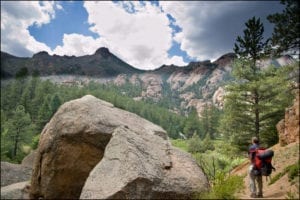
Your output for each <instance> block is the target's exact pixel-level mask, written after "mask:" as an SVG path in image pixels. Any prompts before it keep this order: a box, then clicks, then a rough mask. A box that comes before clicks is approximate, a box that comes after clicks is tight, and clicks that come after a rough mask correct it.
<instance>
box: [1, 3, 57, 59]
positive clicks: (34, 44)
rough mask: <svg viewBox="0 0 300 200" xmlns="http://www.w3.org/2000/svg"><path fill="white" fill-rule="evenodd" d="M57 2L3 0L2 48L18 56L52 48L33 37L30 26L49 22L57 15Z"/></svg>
mask: <svg viewBox="0 0 300 200" xmlns="http://www.w3.org/2000/svg"><path fill="white" fill-rule="evenodd" d="M56 4H57V3H55V2H41V3H39V2H37V1H1V50H2V51H6V52H8V53H11V54H14V55H17V56H31V55H32V54H33V53H36V52H38V51H48V52H50V51H51V50H50V48H49V47H48V46H47V45H45V44H44V43H41V42H38V41H36V40H35V38H33V37H32V36H31V35H30V33H29V31H28V27H29V26H31V25H34V24H35V25H37V26H41V25H43V24H47V23H49V22H50V20H51V19H53V18H54V17H55V10H54V6H55V5H56Z"/></svg>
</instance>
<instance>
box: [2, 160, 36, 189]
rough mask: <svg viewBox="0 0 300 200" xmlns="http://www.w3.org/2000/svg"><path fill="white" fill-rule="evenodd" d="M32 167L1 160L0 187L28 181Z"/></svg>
mask: <svg viewBox="0 0 300 200" xmlns="http://www.w3.org/2000/svg"><path fill="white" fill-rule="evenodd" d="M31 172H32V168H30V167H26V166H23V165H19V164H13V163H9V162H1V187H3V186H7V185H11V184H13V183H18V182H22V181H28V180H29V179H30V177H31Z"/></svg>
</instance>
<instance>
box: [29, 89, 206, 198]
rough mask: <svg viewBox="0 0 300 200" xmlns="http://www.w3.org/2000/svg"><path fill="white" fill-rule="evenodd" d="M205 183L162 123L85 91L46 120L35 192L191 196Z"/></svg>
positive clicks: (74, 195)
mask: <svg viewBox="0 0 300 200" xmlns="http://www.w3.org/2000/svg"><path fill="white" fill-rule="evenodd" d="M207 187H208V182H207V178H206V177H205V175H204V174H203V172H202V171H201V169H200V168H199V167H198V165H197V164H196V162H195V161H194V160H193V159H192V158H191V156H190V155H188V154H186V153H183V152H181V151H179V150H177V149H175V148H173V147H172V146H171V145H170V143H169V140H168V138H167V134H166V132H165V131H164V130H163V129H162V128H160V127H159V126H157V125H155V124H152V123H151V122H149V121H146V120H145V119H142V118H140V117H138V116H137V115H135V114H132V113H129V112H126V111H123V110H120V109H118V108H115V107H113V105H112V104H109V103H107V102H104V101H102V100H99V99H97V98H95V97H93V96H90V95H87V96H85V97H83V98H81V99H77V100H73V101H70V102H68V103H65V104H64V105H63V106H61V107H60V109H59V110H58V112H57V113H56V114H55V115H54V117H53V118H52V119H51V121H50V122H49V123H48V124H47V125H46V126H45V128H44V130H43V132H42V134H41V138H40V143H39V147H38V152H37V158H36V160H35V165H34V170H33V175H32V179H31V197H32V198H39V197H43V198H50V199H53V198H54V199H56V198H73V199H74V198H79V197H81V198H92V199H105V198H119V199H120V198H121V199H124V198H130V199H133V198H135V199H140V198H189V197H191V195H192V194H193V193H194V192H200V191H203V190H205V189H207ZM82 188H83V189H82Z"/></svg>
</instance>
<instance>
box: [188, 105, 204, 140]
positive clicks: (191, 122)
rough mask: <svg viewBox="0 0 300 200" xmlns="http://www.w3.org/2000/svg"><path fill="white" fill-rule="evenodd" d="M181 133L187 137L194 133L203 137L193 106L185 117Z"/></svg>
mask: <svg viewBox="0 0 300 200" xmlns="http://www.w3.org/2000/svg"><path fill="white" fill-rule="evenodd" d="M183 133H184V134H185V135H186V136H187V137H188V138H190V137H192V136H193V135H194V134H195V133H196V134H197V135H198V136H200V137H201V138H203V136H204V135H203V132H202V131H201V124H200V121H199V117H198V113H197V111H196V109H195V108H193V109H192V110H191V112H190V114H189V116H188V117H187V119H186V122H185V126H184V128H183Z"/></svg>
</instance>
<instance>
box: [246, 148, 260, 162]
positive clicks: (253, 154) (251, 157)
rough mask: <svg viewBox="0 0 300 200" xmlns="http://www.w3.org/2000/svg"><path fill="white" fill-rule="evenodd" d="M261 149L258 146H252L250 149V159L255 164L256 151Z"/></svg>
mask: <svg viewBox="0 0 300 200" xmlns="http://www.w3.org/2000/svg"><path fill="white" fill-rule="evenodd" d="M258 148H259V145H258V144H252V145H251V146H250V147H249V152H248V154H249V158H250V160H251V162H252V163H253V162H254V157H255V150H256V149H258Z"/></svg>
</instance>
